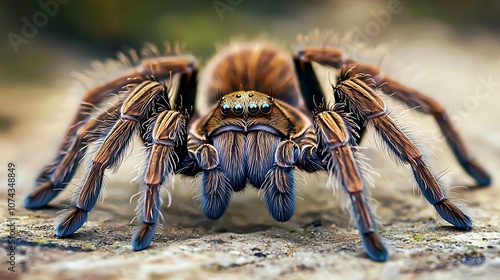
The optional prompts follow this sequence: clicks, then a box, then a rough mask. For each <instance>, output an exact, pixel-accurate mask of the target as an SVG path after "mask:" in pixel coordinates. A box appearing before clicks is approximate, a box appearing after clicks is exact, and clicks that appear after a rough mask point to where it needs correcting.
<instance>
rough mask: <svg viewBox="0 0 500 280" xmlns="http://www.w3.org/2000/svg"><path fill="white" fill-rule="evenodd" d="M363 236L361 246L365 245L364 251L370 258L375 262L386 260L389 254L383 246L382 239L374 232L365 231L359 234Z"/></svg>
mask: <svg viewBox="0 0 500 280" xmlns="http://www.w3.org/2000/svg"><path fill="white" fill-rule="evenodd" d="M361 236H362V238H363V246H364V247H365V252H366V254H367V255H368V257H370V259H372V260H374V261H376V262H385V261H387V259H388V257H389V254H388V253H387V249H386V248H385V247H384V244H383V243H382V241H380V238H379V237H378V235H377V234H376V233H374V232H370V233H365V234H362V235H361Z"/></svg>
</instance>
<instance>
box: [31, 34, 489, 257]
mask: <svg viewBox="0 0 500 280" xmlns="http://www.w3.org/2000/svg"><path fill="white" fill-rule="evenodd" d="M146 51H148V52H150V53H152V54H154V56H153V57H151V56H149V57H147V58H143V59H142V60H141V59H139V58H138V55H137V53H135V52H133V51H132V52H130V54H129V56H130V57H127V56H125V55H124V54H121V55H119V58H120V60H121V61H122V62H123V64H127V65H130V64H132V65H131V66H133V67H131V68H129V70H128V71H127V72H125V73H122V74H121V75H119V76H118V77H115V78H114V79H110V80H108V81H107V82H105V83H103V84H101V85H98V86H95V87H93V88H91V89H90V90H88V91H87V92H86V93H85V95H84V96H83V102H82V103H81V105H80V107H79V109H78V112H77V115H76V117H75V118H74V120H73V122H72V124H71V126H70V128H69V129H68V131H67V133H66V136H65V139H64V142H63V143H62V144H61V145H60V147H59V151H58V154H57V156H56V158H55V160H54V161H53V162H52V163H51V164H49V165H48V166H47V167H45V168H44V169H43V171H42V173H41V174H40V176H39V177H38V179H37V187H36V189H35V190H34V191H33V192H32V193H31V194H30V195H29V196H28V197H27V198H26V200H25V202H24V205H25V207H26V208H31V209H36V208H41V207H43V206H45V205H47V204H48V203H49V202H50V201H51V200H52V199H53V198H54V197H55V196H56V195H57V194H58V193H59V192H60V191H61V190H63V189H64V188H65V187H66V185H67V184H68V182H69V181H70V180H71V178H72V177H73V175H74V173H75V170H76V169H77V166H78V163H79V162H80V160H81V159H82V158H83V157H84V156H85V154H87V155H88V156H89V158H90V160H89V163H88V169H87V172H86V174H85V176H84V180H83V181H82V183H81V184H80V186H79V189H78V190H77V193H76V195H75V198H74V200H73V201H72V203H71V206H70V207H69V209H68V211H67V212H66V213H64V214H63V215H62V217H61V219H60V220H58V221H57V223H56V226H55V227H56V229H55V231H56V235H57V236H58V237H66V236H69V235H71V234H73V233H74V232H75V231H76V230H78V229H79V228H80V227H81V226H82V225H83V224H84V223H85V221H86V220H87V215H88V212H89V211H91V210H92V208H94V206H95V204H96V201H97V199H98V196H99V193H100V191H101V187H102V182H103V177H104V173H105V170H106V169H109V168H112V167H115V168H116V167H118V166H119V165H120V159H121V158H122V156H123V154H124V152H125V150H126V147H127V145H128V144H129V142H130V140H131V138H132V137H133V136H134V135H135V134H136V132H139V135H140V137H141V138H142V140H143V142H144V143H145V145H146V147H147V163H146V164H145V167H144V169H143V170H142V173H141V175H140V181H141V183H142V184H141V185H142V190H141V192H142V198H141V199H140V201H139V202H140V203H139V206H138V209H139V216H140V219H141V221H142V223H143V224H142V226H140V228H139V229H138V230H137V231H136V232H135V234H134V236H133V239H132V247H133V249H134V250H143V249H145V248H147V247H148V246H149V244H150V243H151V240H152V238H153V236H154V232H155V229H156V225H157V223H158V216H159V209H160V206H161V199H160V195H159V193H160V190H161V186H162V184H163V183H165V182H166V181H169V179H172V178H173V176H174V175H175V174H176V173H180V174H185V175H189V176H195V175H197V174H201V175H200V177H201V179H200V180H199V181H198V182H199V185H198V187H199V192H200V198H201V208H202V210H203V212H204V213H205V214H206V216H207V217H209V218H211V219H218V218H220V217H221V216H222V215H223V214H224V212H225V210H226V208H227V206H228V204H229V201H230V199H231V196H232V194H233V192H238V191H241V190H243V189H244V188H245V187H246V185H248V184H250V185H252V186H254V187H256V188H258V189H261V190H262V193H263V199H264V202H265V205H266V207H267V209H268V210H269V213H270V214H271V215H272V216H273V218H274V219H276V220H277V221H280V222H285V221H288V220H289V219H290V218H291V217H292V216H293V214H294V207H295V186H294V185H295V182H294V181H295V179H294V174H295V172H296V170H297V169H298V170H303V171H305V172H310V173H312V172H319V171H322V172H326V173H327V174H328V175H329V176H330V178H334V179H335V180H334V181H335V183H338V185H340V186H342V188H343V189H344V190H345V192H346V193H347V194H348V195H349V197H350V201H351V205H352V211H353V216H354V218H355V220H356V223H357V227H358V229H359V232H360V234H361V237H362V240H363V245H364V248H365V251H366V253H367V254H368V256H369V257H370V258H371V259H372V260H375V261H385V260H386V259H387V257H388V253H387V250H386V248H385V247H384V245H383V243H382V242H381V240H380V238H379V236H378V235H377V226H376V224H375V221H374V219H373V216H372V214H371V212H370V209H369V206H368V203H367V198H366V197H365V192H366V190H365V189H366V187H367V186H366V185H367V183H366V180H364V179H363V168H362V166H361V165H360V159H359V155H360V154H359V151H358V144H359V141H360V140H361V138H362V136H363V134H364V132H365V129H366V127H367V126H370V127H372V128H373V129H375V131H376V132H377V134H378V136H379V137H380V138H381V139H382V140H383V141H382V142H383V143H384V144H385V145H386V146H387V148H388V151H389V152H390V154H391V156H392V157H393V158H394V159H395V160H396V161H397V162H402V163H406V164H409V165H410V167H411V170H412V173H413V176H414V179H415V181H416V182H417V184H418V186H419V188H420V190H421V192H422V194H423V195H424V197H425V198H426V199H427V200H428V201H429V202H430V203H431V204H432V205H433V206H434V207H435V209H436V211H437V212H438V213H439V215H441V217H443V218H444V219H445V220H446V221H448V222H449V223H451V224H452V225H454V226H455V227H457V228H459V229H463V230H469V229H471V227H472V221H471V219H470V217H469V216H467V215H466V214H465V213H464V212H463V211H462V210H460V209H459V208H458V207H457V206H455V205H454V204H453V203H452V202H450V200H449V199H448V198H447V194H446V191H445V189H444V188H443V187H442V186H441V184H440V183H439V182H438V181H437V180H436V178H435V176H434V175H433V173H432V172H431V171H430V170H429V168H428V167H427V164H426V163H425V161H424V160H423V158H422V153H421V151H420V150H419V149H418V148H417V146H416V145H415V144H414V143H413V142H412V141H411V140H410V139H409V137H408V135H407V134H406V133H405V132H404V131H403V130H402V129H401V128H399V127H398V125H397V124H396V123H395V121H394V120H393V118H392V117H391V116H390V115H389V114H388V112H387V109H386V106H385V104H384V102H383V100H382V98H381V97H380V93H384V94H391V96H393V97H395V98H397V99H399V100H401V101H402V102H404V103H406V104H407V105H408V106H410V107H415V108H417V110H419V111H420V112H423V113H425V114H431V115H432V116H433V117H434V118H435V120H436V122H437V123H438V125H439V127H440V129H441V130H442V132H443V134H444V136H445V137H446V140H447V142H448V144H449V145H450V146H451V147H452V150H453V152H454V154H455V157H456V158H457V160H458V161H459V162H460V164H461V165H462V167H463V168H464V170H465V171H466V172H467V173H468V174H469V175H470V176H472V177H473V178H474V179H475V180H476V181H477V183H478V185H482V186H484V185H489V184H490V181H491V179H490V177H489V175H488V174H487V173H486V172H485V170H484V169H483V168H482V167H481V166H480V165H479V164H478V163H477V162H476V161H474V160H473V159H471V157H470V156H469V154H468V152H467V150H466V148H465V145H464V144H463V141H462V140H461V138H460V136H459V135H458V133H457V131H456V129H455V128H454V127H453V126H452V124H451V123H450V121H449V118H448V116H447V114H446V112H445V110H444V109H443V107H442V106H441V105H440V104H439V103H437V102H436V101H434V100H433V99H431V98H429V97H427V96H425V95H423V94H421V93H420V92H418V91H415V90H413V89H410V88H408V87H406V86H404V85H402V84H400V83H398V82H396V81H394V80H392V79H391V78H389V77H384V76H382V75H380V73H379V69H377V68H376V67H374V66H370V65H366V64H362V63H359V62H356V61H354V60H352V59H350V58H348V57H346V56H345V55H343V53H342V52H341V51H340V50H339V49H338V48H335V47H332V46H330V45H328V44H316V45H315V44H312V43H310V40H306V42H302V43H301V44H299V45H298V47H296V49H295V50H294V52H293V54H292V55H290V54H289V53H287V52H286V51H283V50H282V49H281V48H280V47H278V46H276V45H274V44H271V43H264V42H249V43H232V44H229V46H228V47H226V48H225V49H223V50H221V51H220V52H218V53H217V54H216V55H215V57H214V58H213V59H212V60H211V61H210V62H209V63H208V65H207V68H206V70H205V71H204V73H203V75H202V77H201V79H200V85H199V86H198V79H197V78H198V77H197V76H198V62H197V61H196V59H195V58H194V57H193V56H190V55H181V54H180V53H177V54H176V55H160V53H159V52H158V50H157V49H156V48H155V47H154V46H149V47H148V48H146ZM313 62H314V63H318V64H319V65H322V66H324V67H329V68H332V69H337V70H338V75H337V76H338V80H337V81H336V83H335V84H333V85H332V88H331V90H328V91H327V92H325V91H324V90H323V89H322V87H321V81H319V79H318V78H317V76H316V74H315V71H314V69H313V66H312V63H313ZM174 79H176V81H177V83H176V85H177V86H172V85H173V84H175V83H173V82H172V81H173V80H174ZM222 91H223V92H227V93H226V94H221V92H222ZM111 96H118V98H117V101H115V103H114V104H113V105H112V106H111V107H109V108H107V109H106V110H104V111H101V112H100V113H93V112H96V111H97V109H98V108H102V107H103V104H106V103H108V102H109V100H110V99H109V98H110V97H111ZM315 97H316V98H322V99H323V100H325V99H326V100H334V102H335V103H336V104H335V105H333V106H327V105H324V104H323V105H320V106H316V104H317V103H316V102H315V99H314V98H315ZM188 113H189V114H188ZM88 146H95V147H96V148H95V149H90V148H87V147H88ZM328 184H332V183H331V180H329V183H328Z"/></svg>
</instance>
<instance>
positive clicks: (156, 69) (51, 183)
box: [24, 56, 198, 209]
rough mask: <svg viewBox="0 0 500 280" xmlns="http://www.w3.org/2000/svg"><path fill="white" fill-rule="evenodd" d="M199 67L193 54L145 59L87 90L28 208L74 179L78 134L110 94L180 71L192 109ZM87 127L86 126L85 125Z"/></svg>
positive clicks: (44, 202) (41, 203)
mask: <svg viewBox="0 0 500 280" xmlns="http://www.w3.org/2000/svg"><path fill="white" fill-rule="evenodd" d="M197 67H198V66H197V62H196V61H195V60H194V59H193V57H191V56H185V57H182V56H179V57H169V56H167V57H158V58H151V59H145V60H143V61H142V62H141V64H139V65H138V66H137V67H135V68H133V69H131V70H129V71H127V72H125V73H123V74H122V75H121V76H119V77H117V78H115V79H114V80H111V81H109V82H107V83H105V84H102V85H98V86H96V87H94V88H92V89H90V90H89V91H87V92H86V93H85V94H84V96H83V98H82V102H81V103H80V106H79V108H78V111H77V114H76V116H75V117H74V119H73V121H72V122H71V125H70V127H69V129H68V130H67V132H66V135H65V137H64V140H63V142H62V143H61V145H60V146H59V148H58V152H57V155H56V157H55V159H54V160H53V161H52V163H50V164H48V165H47V166H45V167H44V168H43V169H42V171H41V173H40V175H39V176H38V177H37V179H36V189H35V191H33V193H31V194H30V195H29V196H28V197H27V198H26V200H25V201H24V205H25V207H26V208H29V209H36V208H41V207H44V206H46V205H47V204H48V203H49V202H50V201H51V200H52V199H54V197H56V196H57V194H59V193H60V192H58V191H53V190H62V189H63V188H64V187H65V186H66V185H67V183H68V182H69V181H70V180H71V179H72V177H73V175H74V173H75V171H76V169H77V167H78V160H77V159H78V156H76V155H75V152H77V151H78V150H79V149H78V147H81V148H85V146H84V145H79V143H78V142H79V141H81V140H80V139H78V137H79V136H80V135H79V134H78V133H81V132H83V131H85V130H90V129H89V128H90V126H92V125H93V123H92V121H90V122H91V123H90V124H89V119H90V113H91V112H93V111H94V110H95V109H96V108H98V107H100V106H101V105H102V104H103V103H104V102H105V101H106V100H108V98H109V97H110V96H112V95H113V94H114V93H118V92H119V91H120V90H121V89H122V88H124V87H127V86H131V85H132V83H141V82H144V81H146V80H148V79H150V77H151V76H154V77H155V78H156V79H164V78H167V77H168V76H169V75H170V73H171V72H173V73H180V74H181V77H180V86H179V88H181V87H182V86H187V87H188V88H189V92H187V93H186V94H185V96H184V99H183V100H182V103H183V104H185V105H186V108H190V107H191V106H194V104H195V93H196V86H192V84H193V83H194V84H196V75H197ZM179 98H180V97H179V95H177V96H176V97H175V98H174V99H172V102H173V104H181V102H180V100H178V99H179ZM84 126H85V127H86V128H82V127H84ZM75 137H76V139H75ZM87 142H88V141H87ZM75 148H76V149H75ZM83 155H84V151H81V155H80V156H83ZM72 159H75V160H72ZM66 164H68V165H66Z"/></svg>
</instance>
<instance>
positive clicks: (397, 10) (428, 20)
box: [0, 0, 500, 215]
mask: <svg viewBox="0 0 500 280" xmlns="http://www.w3.org/2000/svg"><path fill="white" fill-rule="evenodd" d="M313 28H320V29H334V30H336V31H337V32H339V33H340V34H344V33H347V32H351V33H353V34H355V37H356V38H355V39H356V43H355V44H353V45H352V46H354V48H355V51H356V52H357V53H359V52H361V53H370V50H373V49H375V50H376V51H375V55H374V57H373V55H367V61H368V62H372V63H376V64H378V65H379V66H381V68H382V70H383V71H384V72H385V73H388V74H390V75H392V76H394V77H395V78H397V79H399V80H400V81H402V82H404V83H405V84H408V85H410V86H412V87H414V88H417V89H420V90H422V91H423V92H425V93H427V94H429V95H430V96H433V97H434V98H436V99H437V100H439V101H440V102H441V103H442V104H444V105H445V107H446V108H447V109H448V110H449V112H450V116H451V117H452V118H453V121H454V122H455V124H456V125H458V126H459V128H460V132H461V134H462V136H463V137H464V139H465V141H466V143H467V145H468V146H469V147H470V149H471V152H472V154H474V156H475V157H477V158H478V159H479V161H480V162H482V163H483V164H484V165H485V167H486V168H487V169H488V170H489V171H491V172H494V171H496V170H498V167H499V162H498V156H499V142H500V135H499V125H498V123H497V122H496V121H495V120H496V119H497V118H498V116H499V115H498V109H497V107H498V105H497V104H498V102H500V98H499V90H500V68H499V66H500V61H499V59H500V52H499V46H500V2H499V1H494V0H491V1H458V2H453V4H450V2H448V1H410V0H377V1H373V0H371V1H326V0H313V1H298V0H281V1H265V0H258V1H250V0H213V1H212V0H210V1H147V0H136V1H131V0H124V1H117V0H115V1H97V0H88V1H76V0H39V1H14V0H3V1H1V2H0V31H1V34H3V37H2V39H1V46H0V83H1V84H2V90H1V91H0V100H1V102H0V136H1V138H0V139H1V140H0V144H1V150H2V153H1V154H2V155H1V157H2V161H14V162H16V163H17V164H18V171H19V175H18V179H19V184H20V185H19V188H20V189H21V190H22V193H25V192H27V191H28V190H30V189H31V188H32V187H33V179H34V177H35V176H36V174H37V172H38V171H39V170H40V169H41V168H42V166H43V165H44V164H46V163H47V162H49V161H50V160H51V159H52V157H53V155H54V153H55V151H56V148H57V146H58V144H59V143H60V141H61V139H62V136H63V133H64V131H65V130H66V127H67V125H68V123H69V121H70V119H71V118H72V116H73V113H74V112H75V108H76V106H77V104H78V102H79V100H80V97H81V95H82V94H83V92H84V90H83V89H82V87H81V86H79V85H78V83H77V82H75V79H74V78H73V75H72V73H73V72H84V71H85V70H88V69H90V68H91V67H90V64H91V62H92V61H94V60H104V59H108V58H115V55H116V52H118V51H124V50H126V49H128V48H140V47H141V46H142V44H143V43H144V42H152V43H156V44H159V45H161V44H163V42H164V41H170V42H176V41H179V42H184V43H186V46H187V50H188V51H189V52H191V53H193V54H195V55H196V56H197V57H199V58H200V61H201V64H202V65H204V63H205V62H206V61H207V59H209V58H210V56H211V55H212V54H213V53H214V51H215V47H214V46H215V43H217V42H221V43H224V42H227V41H228V40H229V38H231V37H234V36H244V37H246V38H254V37H257V36H260V35H262V34H267V35H268V36H269V37H270V38H274V39H276V40H279V41H281V42H284V43H285V44H286V45H292V44H293V43H294V42H295V38H296V35H297V34H298V33H306V32H308V31H310V30H311V29H313ZM358 43H360V44H358ZM361 45H362V46H361ZM352 46H351V47H352ZM75 85H76V87H75ZM394 104H396V105H397V103H394ZM410 119H411V121H413V122H416V123H419V124H420V125H419V126H418V128H416V129H415V130H416V131H419V132H421V134H420V135H421V137H422V138H423V139H424V140H426V141H430V143H431V145H430V146H431V148H430V152H431V156H430V159H431V160H433V161H434V167H435V169H436V170H437V171H438V172H441V171H443V170H447V171H448V173H447V174H446V176H444V178H443V180H444V181H445V183H447V184H449V185H467V184H469V183H470V182H471V180H470V178H468V177H467V176H466V175H465V174H464V173H463V172H462V170H461V168H460V166H458V165H457V164H456V161H455V159H454V158H453V156H452V154H451V152H450V151H449V149H448V148H447V146H446V145H445V143H443V142H439V141H438V140H439V139H442V138H441V137H440V135H439V133H436V132H435V131H436V126H435V124H434V122H433V120H432V119H431V118H429V117H428V116H422V115H420V114H415V113H413V112H412V113H411V114H410ZM436 139H437V140H436ZM365 142H366V143H364V144H365V146H367V147H369V149H368V150H367V154H368V155H369V156H370V157H371V158H372V165H373V166H374V168H375V170H376V171H377V172H378V173H380V174H382V175H383V176H381V177H379V178H378V179H377V185H379V184H380V185H389V186H395V185H399V184H401V182H402V183H403V186H401V188H402V189H404V190H406V191H407V192H411V188H409V187H408V184H409V183H408V177H409V176H408V173H407V171H405V170H403V171H401V170H399V169H397V168H396V167H395V165H394V164H392V162H390V161H389V160H388V159H387V157H386V156H382V154H383V153H380V152H379V151H378V149H377V148H374V146H373V143H372V142H373V141H365ZM137 161H138V160H137V159H135V158H133V157H129V160H128V163H126V164H125V165H124V166H123V168H122V169H121V170H120V171H119V174H121V175H124V176H114V175H110V178H111V179H110V180H111V182H115V181H113V180H117V182H119V183H123V184H127V185H128V184H129V181H130V179H131V178H133V177H134V176H135V174H130V173H131V172H133V169H134V166H135V164H136V163H137ZM398 170H399V171H398ZM2 176H3V175H2ZM76 177H77V178H78V175H77V176H76ZM110 185H111V186H113V183H111V184H110ZM127 189H130V191H126V192H124V191H123V189H121V190H120V194H122V195H123V197H121V196H118V197H116V196H113V195H111V196H109V197H110V199H111V200H113V199H116V201H120V202H123V201H128V199H127V198H128V197H130V195H131V194H133V193H135V191H136V188H135V187H131V188H128V187H127ZM192 192H193V190H189V191H188V194H189V196H190V197H192V196H194V195H193V194H192ZM67 195H69V193H68V194H67ZM67 195H66V196H67ZM252 195H254V194H253V193H252ZM254 196H255V195H254ZM58 199H61V198H58ZM328 199H329V197H328ZM419 201H420V200H419ZM54 204H55V205H57V204H58V202H56V203H54ZM193 204H194V205H195V206H196V202H193ZM108 205H113V203H111V202H110V203H109V204H108ZM110 207H111V206H110ZM262 208H263V207H262ZM130 214H131V215H132V212H131V213H130Z"/></svg>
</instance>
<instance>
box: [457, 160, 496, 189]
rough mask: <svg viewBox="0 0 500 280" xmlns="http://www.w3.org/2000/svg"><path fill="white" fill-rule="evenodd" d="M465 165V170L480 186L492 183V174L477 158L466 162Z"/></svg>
mask: <svg viewBox="0 0 500 280" xmlns="http://www.w3.org/2000/svg"><path fill="white" fill-rule="evenodd" d="M463 166H464V168H465V171H467V173H469V175H470V176H472V177H473V178H474V179H475V180H476V181H477V183H478V186H480V187H486V186H489V185H491V176H490V175H489V174H488V172H486V170H484V168H483V167H481V166H480V165H479V164H478V163H477V162H476V161H475V160H471V161H469V162H466V163H464V164H463Z"/></svg>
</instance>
